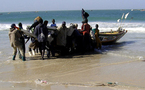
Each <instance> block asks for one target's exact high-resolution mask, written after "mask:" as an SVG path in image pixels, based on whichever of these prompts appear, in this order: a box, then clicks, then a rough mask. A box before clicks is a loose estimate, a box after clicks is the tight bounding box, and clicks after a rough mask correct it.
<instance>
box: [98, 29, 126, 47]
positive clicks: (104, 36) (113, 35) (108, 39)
mask: <svg viewBox="0 0 145 90" xmlns="http://www.w3.org/2000/svg"><path fill="white" fill-rule="evenodd" d="M126 33H127V31H125V30H123V31H113V32H100V34H99V38H100V40H101V42H102V44H103V45H105V44H113V43H115V42H116V41H118V40H119V39H120V38H122V37H123V36H124V35H125V34H126Z"/></svg>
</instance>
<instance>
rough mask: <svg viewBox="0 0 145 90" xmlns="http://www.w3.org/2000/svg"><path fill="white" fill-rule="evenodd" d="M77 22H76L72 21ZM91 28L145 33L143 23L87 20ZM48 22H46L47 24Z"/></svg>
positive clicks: (2, 27) (1, 25) (58, 24)
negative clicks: (97, 27)
mask: <svg viewBox="0 0 145 90" xmlns="http://www.w3.org/2000/svg"><path fill="white" fill-rule="evenodd" d="M70 23H71V22H67V24H66V25H67V26H68V27H69V26H70ZM73 23H77V22H73ZM77 24H78V28H81V25H82V23H77ZM89 24H90V25H91V27H92V28H95V25H96V24H98V25H99V30H100V31H110V30H112V31H115V30H117V29H118V28H119V27H120V26H121V27H122V28H123V29H125V30H127V31H128V32H129V33H134V32H136V33H145V24H144V23H115V22H89ZM30 25H31V24H29V23H27V24H23V28H24V29H26V27H27V26H30ZM49 25H50V24H48V26H49ZM60 25H61V23H57V26H60ZM10 26H11V24H0V31H3V30H9V28H10Z"/></svg>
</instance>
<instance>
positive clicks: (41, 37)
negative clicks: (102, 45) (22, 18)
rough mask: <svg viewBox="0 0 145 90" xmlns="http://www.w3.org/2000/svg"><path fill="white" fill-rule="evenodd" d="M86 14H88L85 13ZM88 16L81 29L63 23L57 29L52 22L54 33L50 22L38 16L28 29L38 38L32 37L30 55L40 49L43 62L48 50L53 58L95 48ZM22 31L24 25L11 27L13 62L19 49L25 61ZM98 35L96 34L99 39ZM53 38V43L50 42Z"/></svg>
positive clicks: (48, 53) (20, 56)
mask: <svg viewBox="0 0 145 90" xmlns="http://www.w3.org/2000/svg"><path fill="white" fill-rule="evenodd" d="M85 14H86V13H85ZM87 17H88V15H86V16H85V15H84V20H83V21H82V27H81V29H77V27H78V25H77V24H72V25H71V26H70V27H69V28H67V27H66V22H65V21H63V22H62V25H61V26H60V27H57V26H56V24H55V20H54V19H53V20H52V24H51V27H55V28H56V30H54V32H53V33H52V32H51V31H48V27H47V24H48V21H47V20H45V21H44V22H43V19H42V18H41V17H40V16H38V17H36V18H35V19H34V23H33V24H32V25H31V26H30V27H29V28H28V30H29V31H31V32H32V33H33V34H34V35H36V37H37V38H34V37H31V43H30V45H29V54H30V55H31V54H32V52H33V54H35V52H36V49H37V48H39V52H40V54H41V58H42V60H44V55H45V51H46V50H47V57H48V58H49V57H50V52H51V54H52V56H55V53H56V52H59V53H60V54H61V55H66V54H68V53H70V52H73V51H76V52H80V53H84V52H85V51H88V50H91V49H92V48H95V44H96V42H95V43H93V42H92V39H91V36H90V31H92V28H91V26H90V25H89V24H88V19H87ZM96 26H97V27H96V29H94V31H93V33H97V31H98V25H96ZM21 29H22V24H21V23H20V24H19V28H17V27H16V25H15V24H12V25H11V28H10V32H9V38H10V43H11V46H12V47H13V49H14V52H13V58H12V59H13V60H15V57H16V53H17V48H18V51H19V52H20V54H19V58H20V59H22V60H23V61H25V60H26V58H25V40H24V39H25V38H26V36H25V34H24V33H23V31H21ZM98 34H99V33H97V34H95V35H96V37H98ZM49 36H50V37H51V39H52V38H53V39H52V40H51V41H50V40H49V39H50V38H49Z"/></svg>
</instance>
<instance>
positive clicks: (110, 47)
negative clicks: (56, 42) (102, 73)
mask: <svg viewBox="0 0 145 90" xmlns="http://www.w3.org/2000/svg"><path fill="white" fill-rule="evenodd" d="M132 43H135V41H124V42H116V43H113V44H109V45H102V48H101V49H94V50H91V51H87V52H85V53H83V54H80V53H76V52H74V53H69V54H67V55H63V56H61V55H58V54H56V56H55V57H50V58H47V57H46V55H45V57H44V58H45V59H44V60H51V59H58V58H61V59H68V58H85V57H89V55H93V54H103V53H105V52H107V51H112V50H119V49H121V47H123V46H127V45H129V44H132ZM27 56H28V57H27V61H29V60H42V59H41V55H40V54H36V55H35V56H31V57H30V56H29V55H27ZM90 57H91V56H90Z"/></svg>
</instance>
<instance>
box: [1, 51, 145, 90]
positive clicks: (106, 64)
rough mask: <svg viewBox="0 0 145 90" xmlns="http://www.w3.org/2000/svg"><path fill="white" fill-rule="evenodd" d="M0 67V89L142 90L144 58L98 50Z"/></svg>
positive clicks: (7, 62)
mask: <svg viewBox="0 0 145 90" xmlns="http://www.w3.org/2000/svg"><path fill="white" fill-rule="evenodd" d="M0 66H1V68H0V72H1V73H0V80H1V81H0V88H1V90H145V86H144V84H145V78H144V76H145V69H144V68H142V67H144V66H145V62H144V60H135V59H132V58H130V57H127V56H121V55H111V54H109V53H108V54H107V53H103V54H102V53H100V52H99V51H95V52H90V53H86V54H85V55H74V56H73V55H70V56H65V57H59V58H55V57H52V58H50V59H45V60H40V55H39V54H37V55H36V56H35V57H34V56H32V57H30V56H29V55H27V61H25V62H23V61H22V60H19V59H18V58H17V59H16V60H15V61H12V60H9V61H6V62H5V64H1V65H0ZM38 79H39V80H41V82H39V80H38ZM114 83H115V84H114Z"/></svg>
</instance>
